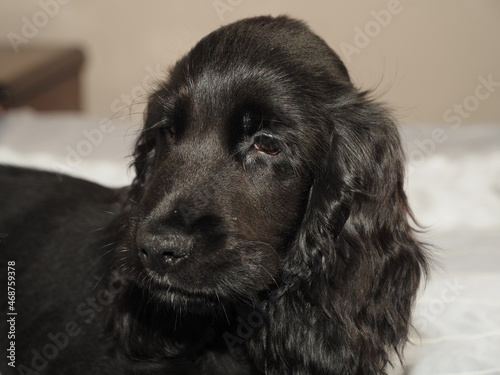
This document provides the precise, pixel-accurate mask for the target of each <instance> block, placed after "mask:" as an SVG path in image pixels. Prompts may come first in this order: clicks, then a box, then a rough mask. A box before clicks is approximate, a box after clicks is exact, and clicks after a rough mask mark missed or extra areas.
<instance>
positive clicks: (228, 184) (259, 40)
mask: <svg viewBox="0 0 500 375" xmlns="http://www.w3.org/2000/svg"><path fill="white" fill-rule="evenodd" d="M350 90H352V88H351V84H350V83H349V78H348V76H347V72H346V69H345V68H344V66H343V64H342V63H341V62H340V60H339V58H338V57H337V56H336V55H335V54H334V53H333V52H332V51H331V50H330V49H329V48H328V46H327V45H326V44H325V43H324V42H323V41H322V40H321V39H319V38H317V37H315V36H314V35H313V34H312V33H310V32H309V31H307V30H306V29H305V27H304V26H303V25H302V24H301V23H299V22H297V21H291V20H289V19H286V18H278V19H271V18H257V19H253V20H248V21H245V22H241V23H239V24H235V25H230V26H228V27H225V28H222V29H219V30H218V31H216V32H214V33H212V34H210V35H208V36H207V37H206V38H204V39H203V40H201V41H200V42H199V43H198V44H197V45H196V46H195V47H194V49H193V50H192V51H191V52H190V53H189V54H188V55H187V56H186V57H184V58H183V59H182V60H181V61H179V62H178V63H177V65H175V67H174V68H173V70H172V72H171V75H170V79H169V80H168V81H167V82H165V83H164V84H162V86H161V87H160V88H159V89H158V90H157V91H156V92H155V93H154V94H153V95H152V96H151V97H150V101H149V105H148V108H147V115H146V123H145V127H144V130H143V133H142V135H141V138H140V140H139V143H138V146H137V151H136V161H135V166H136V168H137V180H136V189H135V192H136V194H137V196H136V197H134V199H135V200H136V201H137V207H136V217H135V218H134V219H135V221H136V226H135V244H132V247H133V249H134V257H135V258H136V260H135V262H136V265H135V267H136V268H137V269H138V270H140V273H141V274H142V275H143V276H142V277H145V278H147V279H148V280H151V281H152V282H153V284H154V285H156V286H157V287H158V289H157V291H158V292H159V295H160V296H163V295H164V294H165V293H166V291H167V290H168V293H169V294H170V295H172V294H181V295H183V296H187V297H189V296H193V297H195V296H196V297H208V298H213V299H215V298H222V299H226V298H229V299H239V298H245V299H247V298H253V297H255V296H256V294H257V293H259V292H261V291H265V290H267V289H269V288H272V287H273V286H274V285H275V284H276V283H277V282H279V281H278V280H279V279H280V277H281V269H282V262H283V259H284V258H285V257H286V256H287V253H288V252H289V251H288V249H289V247H290V244H291V242H292V241H293V240H294V238H295V236H296V233H297V230H298V227H299V225H300V223H301V221H302V220H303V217H304V212H305V208H306V205H307V200H308V197H309V193H310V190H311V186H312V184H313V181H314V179H315V178H316V177H317V175H318V173H319V170H320V168H321V164H322V163H323V162H324V158H325V156H326V152H327V151H328V149H329V148H330V143H331V141H332V139H331V138H332V134H333V128H334V124H333V122H332V118H331V116H330V111H331V109H330V108H328V105H331V104H332V103H329V102H327V101H326V100H325V99H326V98H327V97H328V98H329V99H332V98H334V97H338V99H339V100H342V98H343V94H344V93H346V92H349V91H350Z"/></svg>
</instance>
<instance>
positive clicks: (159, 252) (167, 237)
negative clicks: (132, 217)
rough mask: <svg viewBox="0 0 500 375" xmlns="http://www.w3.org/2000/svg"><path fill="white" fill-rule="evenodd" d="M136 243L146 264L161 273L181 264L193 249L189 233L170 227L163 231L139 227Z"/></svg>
mask: <svg viewBox="0 0 500 375" xmlns="http://www.w3.org/2000/svg"><path fill="white" fill-rule="evenodd" d="M136 243H137V249H138V252H139V257H140V258H141V261H142V263H143V264H144V266H146V267H147V268H149V269H151V270H153V271H156V272H157V273H159V274H164V273H166V272H168V271H171V270H173V269H174V268H175V267H177V266H179V265H180V264H181V263H182V261H184V260H185V259H186V258H188V256H189V253H190V249H191V239H190V236H189V235H187V234H185V233H181V232H179V231H175V230H170V229H169V228H165V229H164V230H163V231H162V232H161V233H155V232H152V231H148V230H146V229H139V230H138V231H137V236H136Z"/></svg>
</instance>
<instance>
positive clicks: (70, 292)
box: [0, 167, 120, 375]
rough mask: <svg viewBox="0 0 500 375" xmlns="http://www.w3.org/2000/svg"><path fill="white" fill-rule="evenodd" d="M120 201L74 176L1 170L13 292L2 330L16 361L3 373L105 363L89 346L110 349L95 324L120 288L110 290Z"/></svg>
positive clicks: (5, 269) (3, 248)
mask: <svg viewBox="0 0 500 375" xmlns="http://www.w3.org/2000/svg"><path fill="white" fill-rule="evenodd" d="M119 196H120V191H119V190H113V189H107V188H104V187H102V186H99V185H96V184H93V183H90V182H87V181H82V180H78V179H74V178H70V177H67V176H60V175H56V174H54V173H49V172H41V171H33V170H27V169H19V168H14V167H0V207H1V210H0V233H1V239H0V265H1V269H2V273H1V276H0V277H1V280H2V281H1V283H2V286H3V287H5V288H7V285H9V286H10V289H9V296H10V299H9V300H8V301H5V300H4V298H2V304H1V308H2V310H4V311H3V312H2V314H3V316H4V317H5V316H6V315H5V314H6V313H9V314H10V315H8V316H7V319H9V320H10V321H9V322H6V320H7V319H2V324H1V333H0V335H1V337H2V340H1V342H2V348H1V349H2V353H6V352H7V353H8V354H9V358H7V363H6V361H5V356H4V355H2V359H1V360H0V369H1V373H2V374H6V375H8V374H10V373H12V374H14V373H16V374H17V373H18V372H17V371H21V369H23V370H24V372H22V373H38V372H43V373H45V372H44V371H47V373H51V374H58V373H59V372H58V371H57V369H60V368H66V367H67V366H65V363H64V362H66V361H69V359H67V358H72V359H71V361H74V359H75V358H82V359H85V358H86V357H87V358H88V357H94V358H96V355H97V357H99V355H100V353H99V351H101V350H102V349H101V348H98V347H97V345H96V346H94V347H90V346H88V343H89V342H95V343H97V342H105V339H104V338H98V337H95V339H94V340H92V339H91V338H90V337H89V335H97V333H96V332H102V330H100V329H95V325H96V324H101V322H102V321H104V315H105V314H106V308H107V305H108V303H109V302H110V301H111V299H110V297H111V294H112V289H113V288H119V282H117V283H115V284H114V285H112V286H110V285H109V283H110V280H109V270H110V265H111V263H110V257H111V255H110V250H111V249H112V248H113V245H114V244H115V242H116V239H115V238H110V233H111V234H112V235H115V234H114V233H116V231H110V230H106V229H107V228H109V227H110V226H115V225H117V221H118V220H117V214H116V211H117V207H118V201H119ZM8 283H9V284H8ZM110 289H111V290H110ZM4 296H5V294H4ZM7 302H10V303H7ZM5 309H7V311H5ZM40 323H42V324H40ZM84 337H86V338H85V342H86V343H87V345H85V346H84V345H82V344H81V343H82V342H83V340H82V338H84ZM6 338H7V340H6ZM41 343H43V344H41ZM5 344H7V345H5ZM5 346H6V347H5ZM77 353H78V355H76V354H77ZM85 353H87V355H85ZM9 363H10V364H15V365H16V367H17V371H16V372H15V370H14V368H13V367H12V366H9V365H8V364H9ZM73 364H74V363H73ZM87 365H88V366H91V365H90V364H88V363H87V364H86V363H85V362H82V363H81V364H79V365H78V367H80V368H81V372H82V373H92V368H85V367H86V366H87ZM30 370H33V372H30Z"/></svg>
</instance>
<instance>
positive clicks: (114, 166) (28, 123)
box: [0, 111, 500, 375]
mask: <svg viewBox="0 0 500 375" xmlns="http://www.w3.org/2000/svg"><path fill="white" fill-rule="evenodd" d="M103 124H104V123H103V122H101V121H100V120H99V119H95V118H90V117H83V116H81V115H73V114H65V115H61V114H52V115H45V114H44V115H42V114H36V113H32V112H29V111H19V112H15V111H14V112H9V113H8V114H7V115H4V116H3V117H0V163H9V164H17V165H23V166H35V167H39V168H43V169H55V170H56V171H60V172H65V173H69V174H72V175H74V176H77V177H84V178H87V179H90V180H93V181H96V182H99V183H102V184H105V185H108V186H121V185H124V184H126V183H128V182H130V181H131V179H132V175H131V172H130V170H129V168H128V165H129V163H130V158H129V157H128V155H130V154H131V152H132V144H133V141H134V139H135V136H136V134H137V130H138V126H137V125H132V124H130V123H127V122H123V121H122V122H117V121H113V122H112V123H111V125H110V126H108V127H103V126H104V125H103ZM437 127H438V125H415V126H411V127H410V126H405V127H403V129H402V134H403V139H404V142H405V144H406V145H407V147H408V152H409V154H410V156H411V155H413V157H410V160H409V161H410V171H411V173H410V175H409V177H408V183H407V186H408V194H409V198H410V201H411V205H412V207H413V209H414V211H415V213H416V216H417V218H418V219H419V220H420V222H421V224H423V225H426V226H429V231H428V232H427V233H426V234H424V235H422V238H423V239H424V240H425V241H428V242H431V243H433V244H434V245H436V246H437V247H438V248H439V249H437V250H434V251H433V256H434V259H435V262H434V266H433V270H432V274H431V278H430V280H429V281H428V282H427V285H426V286H425V289H423V290H422V292H421V293H420V295H419V297H418V299H417V304H416V309H415V317H414V324H415V327H416V328H417V329H418V330H419V333H418V334H417V333H414V334H413V335H412V343H411V344H410V345H408V346H407V349H406V353H405V368H403V369H402V368H399V366H398V368H396V369H394V371H393V373H394V374H406V375H451V374H454V375H458V374H461V375H483V374H500V124H497V125H468V126H465V125H464V126H462V127H461V128H460V129H457V130H453V129H450V128H446V127H444V126H443V129H447V130H446V136H447V140H446V141H444V142H442V143H436V142H434V145H432V144H431V143H430V142H426V141H425V140H429V139H431V138H432V136H431V134H432V131H433V129H436V128H437ZM84 129H85V131H83V130H84ZM96 129H97V130H96ZM102 129H104V130H102ZM107 130H108V131H107ZM99 131H100V133H101V135H102V136H100V135H99ZM416 141H417V143H418V142H419V144H420V145H421V148H422V145H427V149H425V147H424V150H425V152H423V151H421V152H420V153H419V150H420V149H419V148H418V147H417V143H416ZM412 153H413V154H412ZM418 155H420V156H422V155H424V157H423V158H420V159H419V158H417V157H416V156H418Z"/></svg>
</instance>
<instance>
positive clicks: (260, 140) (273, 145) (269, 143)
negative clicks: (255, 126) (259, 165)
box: [252, 134, 281, 155]
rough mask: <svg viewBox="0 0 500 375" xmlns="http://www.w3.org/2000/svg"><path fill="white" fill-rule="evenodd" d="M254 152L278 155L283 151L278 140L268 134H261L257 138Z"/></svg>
mask: <svg viewBox="0 0 500 375" xmlns="http://www.w3.org/2000/svg"><path fill="white" fill-rule="evenodd" d="M252 150H253V151H256V152H262V153H264V154H267V155H278V154H279V153H280V151H281V150H280V148H279V146H278V144H277V141H276V139H275V138H274V137H272V136H270V135H267V134H261V135H258V136H256V137H255V141H254V143H253V145H252Z"/></svg>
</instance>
